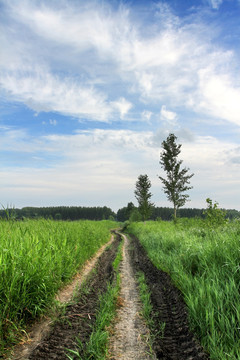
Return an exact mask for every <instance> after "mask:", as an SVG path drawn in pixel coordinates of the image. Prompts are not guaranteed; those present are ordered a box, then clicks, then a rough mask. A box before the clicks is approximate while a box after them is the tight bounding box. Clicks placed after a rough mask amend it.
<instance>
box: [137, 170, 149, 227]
mask: <svg viewBox="0 0 240 360" xmlns="http://www.w3.org/2000/svg"><path fill="white" fill-rule="evenodd" d="M150 187H151V182H150V180H149V179H148V176H147V175H139V177H138V181H137V182H136V190H135V191H134V194H135V197H136V199H137V201H138V205H139V206H138V210H139V212H140V214H141V215H142V219H143V221H145V220H147V219H148V218H149V216H150V215H151V211H152V206H153V204H152V203H151V202H150V198H151V197H152V194H151V193H150V192H149V189H150Z"/></svg>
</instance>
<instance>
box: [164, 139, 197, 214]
mask: <svg viewBox="0 0 240 360" xmlns="http://www.w3.org/2000/svg"><path fill="white" fill-rule="evenodd" d="M176 140H177V137H176V136H175V135H174V134H169V136H168V137H167V139H166V140H165V141H163V142H162V147H163V151H162V152H161V153H160V164H161V165H162V166H161V167H162V168H163V169H164V171H166V173H167V179H164V178H163V177H162V176H159V179H160V180H161V181H162V182H163V189H164V192H165V194H167V198H168V200H169V201H171V202H172V203H173V206H174V220H176V217H177V209H179V208H180V207H182V206H183V205H184V204H185V203H186V201H187V199H188V198H189V195H187V194H184V193H185V192H186V191H187V190H190V189H192V186H189V183H190V179H191V177H192V176H193V175H194V174H191V175H187V172H188V170H189V169H187V168H183V169H181V164H182V160H178V158H177V157H178V155H179V154H180V152H181V150H180V149H181V146H182V145H181V144H180V145H177V144H176Z"/></svg>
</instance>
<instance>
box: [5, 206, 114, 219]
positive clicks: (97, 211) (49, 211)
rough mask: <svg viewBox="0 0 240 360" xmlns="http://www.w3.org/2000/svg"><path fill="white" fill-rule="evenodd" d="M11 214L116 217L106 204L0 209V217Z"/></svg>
mask: <svg viewBox="0 0 240 360" xmlns="http://www.w3.org/2000/svg"><path fill="white" fill-rule="evenodd" d="M13 215H14V217H15V218H16V219H23V218H34V219H36V218H45V219H55V220H80V219H86V220H103V219H109V218H110V219H112V218H114V219H115V218H116V214H115V213H114V212H113V211H112V210H111V209H110V208H108V207H107V206H103V207H82V206H50V207H24V208H22V209H8V212H6V210H2V211H0V217H2V218H7V216H11V218H13Z"/></svg>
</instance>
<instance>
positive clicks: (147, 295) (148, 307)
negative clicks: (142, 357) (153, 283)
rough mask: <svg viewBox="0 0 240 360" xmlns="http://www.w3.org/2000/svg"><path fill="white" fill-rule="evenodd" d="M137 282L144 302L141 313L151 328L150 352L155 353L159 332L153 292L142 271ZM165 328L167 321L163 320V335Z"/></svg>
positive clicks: (162, 334)
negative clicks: (155, 318) (152, 300)
mask: <svg viewBox="0 0 240 360" xmlns="http://www.w3.org/2000/svg"><path fill="white" fill-rule="evenodd" d="M137 282H138V287H139V295H140V299H141V302H142V311H141V314H142V316H143V317H144V319H145V321H146V324H147V326H148V328H149V330H150V337H149V341H148V345H149V349H150V354H153V349H152V347H153V343H154V341H155V338H156V336H157V335H158V334H159V333H157V332H156V325H155V322H154V315H155V316H156V314H153V306H152V304H151V292H150V290H149V288H148V285H147V283H146V280H145V275H144V273H143V272H141V271H140V272H138V273H137ZM164 329H165V323H164V322H163V323H162V324H161V334H160V336H161V337H163V336H164Z"/></svg>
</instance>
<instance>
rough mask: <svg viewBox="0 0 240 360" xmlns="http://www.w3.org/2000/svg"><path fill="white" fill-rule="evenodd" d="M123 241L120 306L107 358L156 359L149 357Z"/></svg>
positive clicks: (147, 335) (136, 290) (143, 325)
mask: <svg viewBox="0 0 240 360" xmlns="http://www.w3.org/2000/svg"><path fill="white" fill-rule="evenodd" d="M122 236H123V238H124V245H123V261H122V264H121V268H120V271H121V292H120V299H121V303H122V306H121V308H120V309H119V311H118V315H117V321H116V322H115V326H114V336H113V337H112V339H111V341H110V344H111V345H110V354H111V356H110V359H115V360H120V359H121V360H150V359H156V357H155V356H154V355H150V354H149V346H148V344H147V341H148V339H149V329H148V328H147V327H146V325H145V323H144V320H143V319H142V317H141V316H140V312H141V303H140V299H139V293H138V289H137V284H136V280H135V278H134V273H133V269H132V266H131V259H130V254H129V239H128V238H127V237H126V236H125V235H122Z"/></svg>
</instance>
